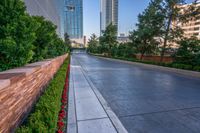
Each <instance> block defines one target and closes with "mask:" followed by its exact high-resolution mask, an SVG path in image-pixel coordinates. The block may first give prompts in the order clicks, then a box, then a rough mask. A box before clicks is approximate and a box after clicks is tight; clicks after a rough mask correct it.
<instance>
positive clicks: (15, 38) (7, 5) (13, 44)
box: [0, 0, 69, 71]
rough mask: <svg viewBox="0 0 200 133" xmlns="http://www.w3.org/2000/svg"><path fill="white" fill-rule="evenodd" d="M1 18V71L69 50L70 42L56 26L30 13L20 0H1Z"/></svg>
mask: <svg viewBox="0 0 200 133" xmlns="http://www.w3.org/2000/svg"><path fill="white" fill-rule="evenodd" d="M0 20H1V21H0V71H3V70H6V69H10V68H14V67H19V66H23V65H25V64H27V63H29V62H35V61H39V60H43V59H46V58H52V57H55V56H58V55H61V54H64V53H65V52H67V50H68V46H69V44H65V43H64V42H63V40H61V39H60V38H59V37H58V35H57V34H56V26H55V25H54V24H53V23H52V22H50V21H47V20H45V19H44V18H43V17H38V16H34V17H32V16H29V15H28V14H27V13H26V8H25V4H24V2H23V1H21V0H1V1H0ZM67 43H68V42H67Z"/></svg>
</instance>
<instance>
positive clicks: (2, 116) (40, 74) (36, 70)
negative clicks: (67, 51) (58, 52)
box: [0, 55, 68, 133]
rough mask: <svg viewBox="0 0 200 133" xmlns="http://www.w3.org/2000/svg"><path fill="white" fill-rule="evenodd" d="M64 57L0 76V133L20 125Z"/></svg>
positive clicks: (33, 64)
mask: <svg viewBox="0 0 200 133" xmlns="http://www.w3.org/2000/svg"><path fill="white" fill-rule="evenodd" d="M67 56H68V55H63V56H59V57H57V58H54V59H48V60H44V61H41V62H36V63H32V64H28V65H26V66H24V67H21V68H16V69H11V70H8V71H4V72H0V133H2V132H13V131H14V129H15V127H16V126H18V125H19V124H20V123H21V121H22V120H23V118H24V117H25V116H26V115H27V113H28V112H29V111H30V110H31V107H32V105H33V104H34V103H35V101H36V100H37V99H38V97H39V96H40V94H41V92H42V91H44V88H45V86H46V85H47V84H48V82H49V81H50V80H51V79H52V78H53V76H54V74H55V73H56V72H57V71H58V69H59V68H60V66H61V65H62V64H63V62H64V60H65V59H66V57H67Z"/></svg>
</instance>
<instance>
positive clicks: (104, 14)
mask: <svg viewBox="0 0 200 133" xmlns="http://www.w3.org/2000/svg"><path fill="white" fill-rule="evenodd" d="M100 5H101V11H100V30H101V31H100V32H101V33H102V31H105V29H106V27H107V26H108V25H109V24H111V23H112V24H113V25H116V26H117V27H118V0H101V3H100Z"/></svg>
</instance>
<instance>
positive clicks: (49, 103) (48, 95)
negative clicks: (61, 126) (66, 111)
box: [16, 57, 69, 133]
mask: <svg viewBox="0 0 200 133" xmlns="http://www.w3.org/2000/svg"><path fill="white" fill-rule="evenodd" d="M68 64H69V57H68V58H67V59H66V60H65V62H64V64H63V65H62V66H61V68H60V69H59V71H58V72H57V74H56V75H55V77H54V79H53V80H52V81H51V82H50V84H49V86H48V87H47V88H46V90H45V92H44V94H43V95H42V96H41V97H40V99H39V101H38V102H37V103H36V105H35V107H34V112H32V113H31V114H30V115H29V116H28V118H27V120H26V122H25V124H24V125H22V126H20V127H19V128H18V129H17V130H16V132H17V133H55V132H56V130H57V121H58V114H59V111H60V107H61V98H62V92H63V88H64V85H65V79H66V71H67V66H68Z"/></svg>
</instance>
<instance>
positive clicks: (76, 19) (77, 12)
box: [65, 0, 83, 40]
mask: <svg viewBox="0 0 200 133" xmlns="http://www.w3.org/2000/svg"><path fill="white" fill-rule="evenodd" d="M65 33H67V34H68V35H69V37H70V39H72V40H73V39H75V40H78V39H83V0H65Z"/></svg>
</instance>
